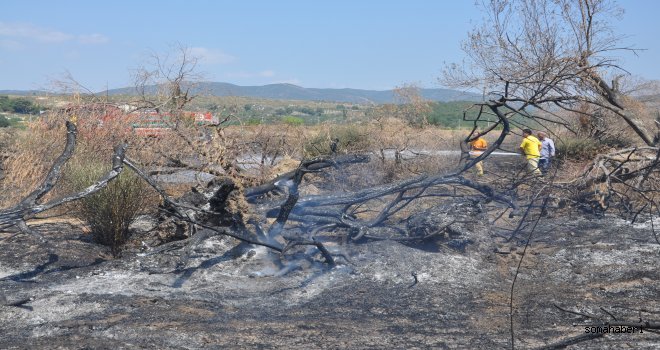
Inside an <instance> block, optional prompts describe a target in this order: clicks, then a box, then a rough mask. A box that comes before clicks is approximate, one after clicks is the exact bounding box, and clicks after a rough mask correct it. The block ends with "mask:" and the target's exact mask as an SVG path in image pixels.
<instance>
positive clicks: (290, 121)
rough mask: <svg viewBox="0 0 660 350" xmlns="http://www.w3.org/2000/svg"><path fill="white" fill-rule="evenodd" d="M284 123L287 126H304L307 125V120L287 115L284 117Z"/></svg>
mask: <svg viewBox="0 0 660 350" xmlns="http://www.w3.org/2000/svg"><path fill="white" fill-rule="evenodd" d="M282 123H284V124H287V125H294V126H298V125H303V124H305V119H303V118H299V117H294V116H292V115H287V116H284V117H282Z"/></svg>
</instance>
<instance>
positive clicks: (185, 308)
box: [0, 207, 660, 349]
mask: <svg viewBox="0 0 660 350" xmlns="http://www.w3.org/2000/svg"><path fill="white" fill-rule="evenodd" d="M449 210H451V208H446V209H443V212H444V211H449ZM456 210H457V212H462V213H465V214H469V213H471V212H470V211H469V210H470V208H469V207H467V208H456ZM425 214H426V215H422V214H420V215H419V217H418V218H417V219H415V220H413V222H416V220H420V221H419V222H424V220H426V222H427V223H430V222H434V223H435V224H437V225H441V224H443V223H444V222H446V221H445V220H446V219H447V217H443V215H444V214H437V215H435V216H434V215H432V214H433V213H431V212H429V213H425ZM603 220H605V221H593V220H582V219H579V218H574V219H572V220H571V221H570V222H567V221H566V220H565V219H564V218H562V219H548V220H545V221H542V223H541V224H540V227H539V228H538V235H536V236H535V237H534V238H533V241H532V243H531V245H530V247H529V248H528V251H527V255H526V257H525V260H524V262H523V265H522V267H521V271H520V274H519V276H518V282H517V284H516V289H515V293H514V296H515V298H514V301H515V302H514V306H515V308H514V316H515V317H514V325H515V330H516V337H517V343H518V345H519V346H520V347H523V348H533V347H537V346H541V345H544V344H549V343H551V342H553V341H556V340H559V339H562V338H566V337H569V336H574V335H579V334H581V330H580V329H578V328H576V327H573V326H572V324H573V323H578V322H584V321H585V320H584V319H580V317H578V316H576V315H570V314H566V313H563V312H561V311H559V310H558V309H557V308H556V307H555V306H554V305H560V306H562V307H566V308H569V309H579V310H581V311H583V312H589V313H594V314H595V313H598V312H599V308H600V307H603V308H605V309H607V310H608V311H610V312H612V313H616V314H617V315H619V316H620V317H622V318H628V319H636V317H638V312H636V311H633V310H638V309H644V310H646V311H644V312H643V313H642V316H643V317H646V318H649V319H653V318H656V319H657V318H658V317H659V316H658V315H660V305H659V303H658V299H657V295H659V294H658V293H660V287H659V284H658V281H659V280H660V275H659V274H658V271H657V265H658V264H657V263H658V262H659V260H658V259H659V256H660V255H659V254H660V245H657V243H654V241H653V238H652V236H651V235H650V232H649V230H648V229H647V228H645V227H642V226H639V227H631V226H630V225H627V224H626V223H624V222H621V221H616V220H612V219H608V218H606V219H603ZM411 225H412V224H411ZM411 227H412V226H411ZM36 229H38V230H39V231H40V232H42V233H44V234H45V235H46V237H48V238H49V240H50V241H51V242H53V248H52V250H51V251H49V250H47V249H45V248H44V247H42V246H39V245H37V242H36V240H34V239H33V238H32V237H30V236H17V237H16V238H13V239H11V240H8V241H5V242H3V244H2V247H3V249H2V250H1V251H0V272H1V273H2V279H1V280H0V294H2V295H3V296H4V297H5V299H7V300H9V301H15V300H19V299H21V298H32V299H31V301H30V302H28V303H26V304H25V305H26V306H30V308H31V309H32V310H29V309H25V308H19V307H14V306H0V311H1V312H0V328H1V329H2V334H3V337H2V339H1V340H0V347H2V348H17V349H23V348H44V349H49V348H110V347H112V348H127V349H130V348H172V349H203V348H207V349H214V348H264V349H267V348H287V349H327V348H335V349H369V348H373V349H382V348H392V349H404V348H405V349H428V348H434V349H453V348H470V349H493V348H506V347H508V346H509V345H508V344H509V343H508V342H509V334H508V331H509V328H508V322H509V321H508V296H509V290H510V283H511V279H512V277H513V272H514V271H515V268H516V266H517V263H518V261H519V257H520V254H521V252H522V246H518V242H515V241H513V242H511V243H509V244H506V243H505V242H503V240H502V239H501V238H499V237H497V236H492V235H491V233H490V232H489V230H487V228H486V227H485V226H483V225H476V226H457V228H456V232H455V233H450V234H449V235H448V237H445V238H443V240H442V241H441V242H440V243H441V245H442V246H446V245H447V244H449V242H451V241H452V239H459V238H463V239H470V240H472V241H474V242H475V243H473V244H469V245H468V246H467V249H466V251H465V252H461V251H460V250H458V251H457V250H455V249H450V248H448V247H446V248H442V249H439V250H438V251H437V252H431V251H427V250H422V249H418V247H414V246H409V245H404V244H401V243H397V242H393V241H368V242H366V243H361V244H355V243H348V244H346V245H342V246H337V247H335V248H337V249H338V248H341V249H343V250H344V251H345V252H346V254H347V255H348V256H349V257H350V259H351V261H352V263H347V262H344V261H343V260H340V259H338V261H340V265H339V266H337V267H335V268H332V269H330V268H328V267H327V266H325V265H324V264H323V263H321V262H320V260H319V261H313V260H312V261H308V262H307V263H306V265H305V266H303V267H301V268H299V269H294V270H292V271H290V272H289V273H287V274H284V275H281V276H279V275H277V272H278V271H279V270H280V269H281V267H279V266H277V265H275V264H273V261H272V259H271V256H270V254H271V253H269V252H268V251H267V250H266V249H265V248H255V247H251V246H247V247H245V246H243V247H240V248H238V247H237V246H238V242H236V241H234V240H233V239H228V238H221V237H214V238H211V239H208V240H207V241H205V242H204V243H203V244H202V245H200V246H199V247H196V248H195V249H193V250H191V251H185V249H184V250H173V251H170V252H164V253H160V254H156V255H151V256H138V255H136V254H133V253H130V252H126V253H125V254H124V256H123V257H121V258H119V259H114V260H110V259H109V251H108V249H107V248H104V247H101V246H98V245H96V244H93V243H91V242H89V241H87V240H85V239H81V237H84V235H83V234H82V232H81V231H80V229H79V228H77V227H75V226H69V225H43V226H38V227H36ZM452 235H453V236H452ZM2 237H5V236H4V234H3V236H2ZM503 247H506V248H507V249H506V251H507V253H496V252H495V251H496V248H497V249H500V251H505V249H504V248H503ZM51 254H55V255H56V256H57V259H53V258H52V255H51ZM184 255H186V256H188V257H189V259H187V260H182V257H183V256H184ZM98 259H101V260H98ZM299 260H302V259H299ZM182 261H183V262H185V263H184V264H183V265H181V264H180V263H181V262H182ZM295 261H298V260H293V261H292V262H295ZM306 261H307V260H306ZM30 273H31V274H32V275H30V276H29V277H26V276H25V275H22V276H23V277H25V278H15V277H17V276H19V275H21V274H30ZM415 280H416V282H415ZM627 344H630V345H631V346H636V347H639V348H654V347H657V346H659V345H660V343H659V342H658V338H657V335H656V336H654V335H652V334H645V335H639V334H637V335H618V336H606V337H605V338H604V339H599V340H595V341H593V342H589V343H581V344H579V345H578V346H576V347H575V348H577V349H618V348H622V347H625V346H627Z"/></svg>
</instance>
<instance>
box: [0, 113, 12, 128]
mask: <svg viewBox="0 0 660 350" xmlns="http://www.w3.org/2000/svg"><path fill="white" fill-rule="evenodd" d="M9 126H11V122H10V121H9V119H7V118H5V117H4V116H2V115H0V128H7V127H9Z"/></svg>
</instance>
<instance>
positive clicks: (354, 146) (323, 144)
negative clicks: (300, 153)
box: [304, 126, 371, 157]
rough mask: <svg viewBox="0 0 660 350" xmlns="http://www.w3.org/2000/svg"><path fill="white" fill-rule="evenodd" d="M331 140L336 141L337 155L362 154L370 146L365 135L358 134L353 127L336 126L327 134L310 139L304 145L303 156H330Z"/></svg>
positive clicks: (362, 133)
mask: <svg viewBox="0 0 660 350" xmlns="http://www.w3.org/2000/svg"><path fill="white" fill-rule="evenodd" d="M332 140H338V141H337V151H338V152H339V153H356V152H364V151H367V150H369V147H370V146H371V141H370V139H369V135H368V134H367V133H365V132H360V131H359V130H358V129H357V128H356V127H355V126H337V127H334V128H332V129H331V130H330V132H329V133H328V134H326V133H321V134H319V135H316V136H315V137H313V138H312V139H310V140H309V141H308V142H307V143H306V144H305V145H304V150H305V155H306V156H307V157H317V156H323V155H329V154H331V153H332V151H331V148H330V145H331V144H332V143H333V141H332Z"/></svg>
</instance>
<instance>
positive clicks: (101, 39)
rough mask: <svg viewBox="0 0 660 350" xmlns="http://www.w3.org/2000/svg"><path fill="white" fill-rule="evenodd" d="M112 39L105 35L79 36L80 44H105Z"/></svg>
mask: <svg viewBox="0 0 660 350" xmlns="http://www.w3.org/2000/svg"><path fill="white" fill-rule="evenodd" d="M108 41H110V39H108V37H106V36H105V35H102V34H96V33H95V34H87V35H79V36H78V42H80V43H81V44H105V43H107V42H108Z"/></svg>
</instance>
